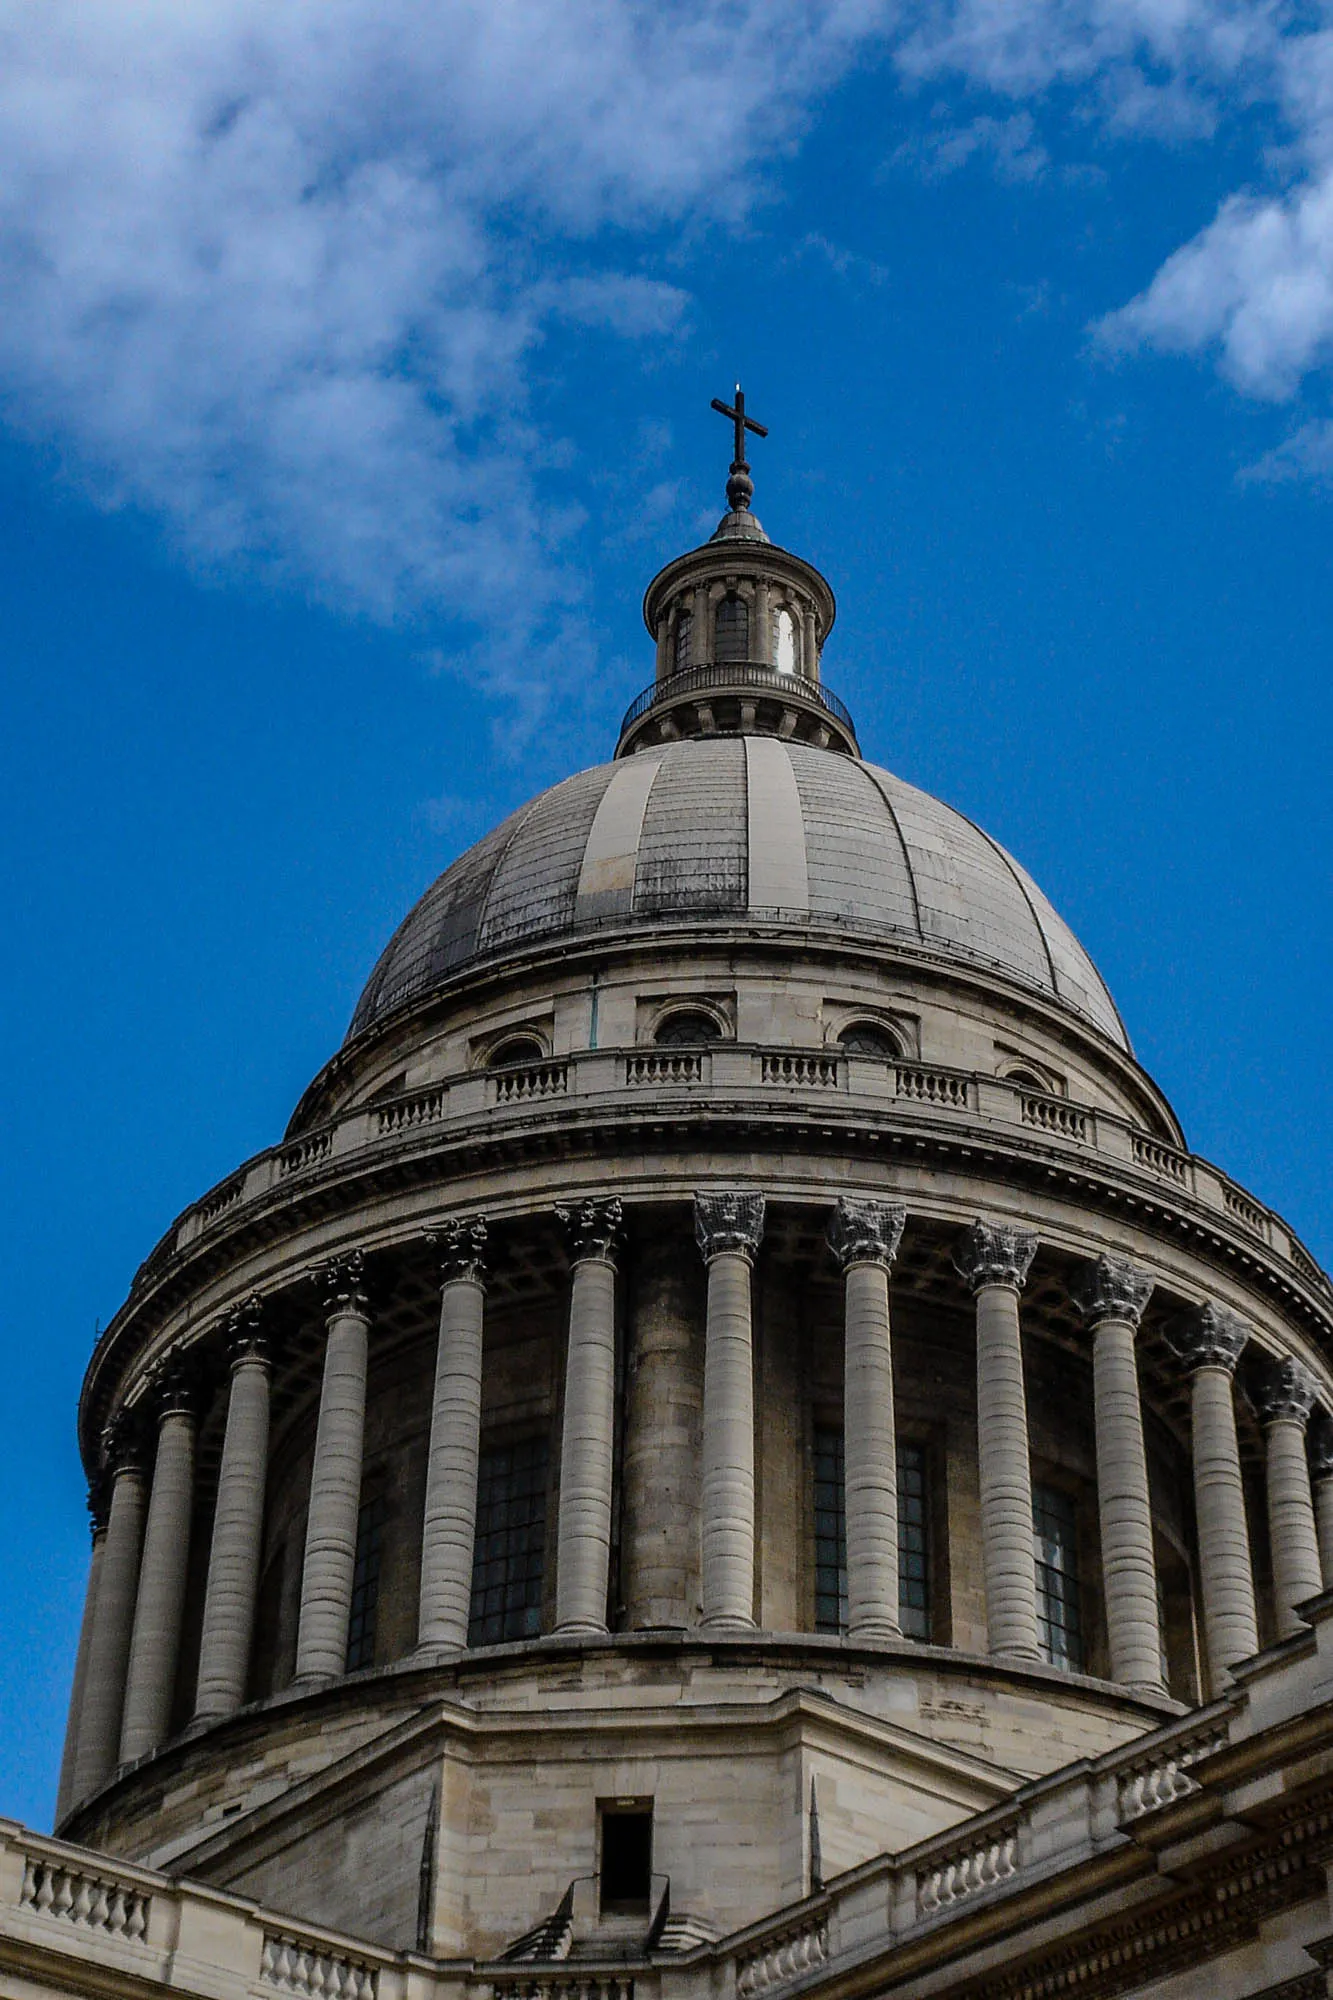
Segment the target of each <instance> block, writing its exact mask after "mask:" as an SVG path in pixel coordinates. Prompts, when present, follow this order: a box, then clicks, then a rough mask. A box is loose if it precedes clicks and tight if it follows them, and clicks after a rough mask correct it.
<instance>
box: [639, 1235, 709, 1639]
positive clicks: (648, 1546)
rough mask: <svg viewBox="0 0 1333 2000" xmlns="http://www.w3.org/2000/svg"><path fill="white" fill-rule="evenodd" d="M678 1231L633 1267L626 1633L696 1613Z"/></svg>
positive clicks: (694, 1362) (694, 1382) (685, 1277)
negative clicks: (627, 1630)
mask: <svg viewBox="0 0 1333 2000" xmlns="http://www.w3.org/2000/svg"><path fill="white" fill-rule="evenodd" d="M689 1253H690V1245H689V1242H688V1240H687V1239H686V1237H685V1235H684V1233H683V1231H682V1232H681V1233H680V1234H678V1235H677V1234H675V1233H667V1232H665V1231H664V1232H663V1233H662V1234H661V1235H657V1234H655V1235H654V1236H653V1238H652V1239H651V1240H650V1241H649V1242H647V1243H644V1244H642V1245H641V1246H640V1248H639V1251H638V1254H637V1255H636V1257H635V1260H634V1267H633V1277H634V1293H633V1301H632V1305H631V1311H630V1370H629V1412H628V1419H627V1422H626V1426H625V1513H624V1530H623V1533H624V1540H623V1542H622V1547H621V1559H622V1564H623V1592H624V1602H625V1611H626V1616H627V1619H628V1622H629V1625H630V1627H631V1629H632V1630H634V1631H640V1630H643V1629H645V1628H648V1627H652V1626H661V1625H668V1626H681V1625H691V1624H693V1623H694V1621H695V1620H696V1618H697V1617H698V1615H699V1434H700V1427H701V1424H702V1420H703V1342H702V1340H701V1339H700V1338H699V1333H700V1328H701V1326H702V1323H703V1317H704V1315H703V1284H702V1272H700V1271H698V1270H697V1268H696V1267H695V1266H693V1264H691V1263H690V1262H688V1261H687V1260H688V1258H689Z"/></svg>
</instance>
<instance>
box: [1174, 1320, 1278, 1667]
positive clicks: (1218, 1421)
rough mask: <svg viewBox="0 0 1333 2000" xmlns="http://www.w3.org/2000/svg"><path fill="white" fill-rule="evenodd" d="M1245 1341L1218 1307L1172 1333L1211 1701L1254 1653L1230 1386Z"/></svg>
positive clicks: (1238, 1323)
mask: <svg viewBox="0 0 1333 2000" xmlns="http://www.w3.org/2000/svg"><path fill="white" fill-rule="evenodd" d="M1249 1337H1250V1335H1249V1328H1248V1327H1247V1326H1246V1325H1245V1322H1244V1321H1243V1320H1241V1319H1239V1318H1238V1317H1237V1316H1236V1314H1235V1313H1233V1312H1230V1311H1228V1309H1227V1308H1226V1307H1225V1306H1219V1305H1213V1304H1211V1303H1209V1304H1208V1305H1204V1306H1201V1307H1200V1308H1199V1311H1198V1313H1197V1315H1196V1316H1195V1317H1194V1318H1192V1319H1190V1320H1188V1321H1186V1322H1185V1323H1184V1324H1183V1325H1181V1326H1178V1327H1176V1328H1175V1329H1173V1331H1172V1334H1171V1343H1172V1345H1173V1346H1174V1348H1175V1350H1176V1352H1177V1353H1178V1354H1179V1356H1180V1358H1181V1360H1182V1361H1183V1362H1184V1364H1185V1367H1186V1369H1187V1370H1188V1373H1189V1378H1190V1430H1191V1433H1192V1444H1191V1456H1192V1459H1193V1464H1194V1513H1195V1518H1196V1521H1197V1523H1198V1531H1199V1583H1200V1589H1201V1592H1202V1596H1203V1630H1204V1645H1205V1650H1206V1652H1207V1655H1208V1681H1209V1687H1210V1690H1211V1692H1212V1693H1213V1694H1214V1695H1217V1694H1221V1692H1222V1691H1223V1689H1224V1688H1225V1686H1226V1685H1227V1682H1228V1680H1229V1678H1230V1670H1231V1668H1232V1667H1234V1666H1235V1664H1236V1662H1237V1661H1238V1660H1248V1659H1249V1658H1250V1656H1251V1654H1252V1653H1257V1652H1258V1650H1259V1626H1258V1621H1257V1619H1256V1616H1255V1609H1254V1570H1253V1567H1252V1565H1251V1561H1250V1531H1249V1528H1248V1526H1247V1524H1246V1520H1245V1487H1244V1482H1243V1480H1242V1478H1241V1470H1240V1446H1239V1444H1238V1443H1237V1440H1236V1404H1235V1394H1234V1390H1233V1386H1232V1382H1233V1377H1234V1376H1235V1373H1236V1363H1237V1362H1238V1361H1239V1360H1240V1357H1241V1355H1242V1354H1243V1353H1244V1351H1245V1347H1246V1344H1247V1342H1248V1340H1249Z"/></svg>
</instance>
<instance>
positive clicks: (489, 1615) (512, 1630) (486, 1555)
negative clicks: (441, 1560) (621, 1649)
mask: <svg viewBox="0 0 1333 2000" xmlns="http://www.w3.org/2000/svg"><path fill="white" fill-rule="evenodd" d="M547 1456H548V1453H547V1440H546V1439H545V1438H544V1437H532V1438H524V1439H523V1440H522V1441H521V1442H520V1443H518V1444H505V1445H492V1446H491V1447H490V1448H489V1449H486V1450H483V1452H482V1454H481V1464H480V1467H479V1469H478V1475H477V1538H476V1541H475V1543H474V1544H473V1553H472V1605H471V1613H470V1617H469V1620H468V1635H467V1642H468V1644H469V1646H498V1645H499V1644H500V1643H501V1642H502V1641H503V1640H505V1639H532V1638H535V1637H536V1635H537V1634H538V1633H539V1632H540V1631H541V1628H542V1578H543V1572H544V1567H545V1557H546V1469H547Z"/></svg>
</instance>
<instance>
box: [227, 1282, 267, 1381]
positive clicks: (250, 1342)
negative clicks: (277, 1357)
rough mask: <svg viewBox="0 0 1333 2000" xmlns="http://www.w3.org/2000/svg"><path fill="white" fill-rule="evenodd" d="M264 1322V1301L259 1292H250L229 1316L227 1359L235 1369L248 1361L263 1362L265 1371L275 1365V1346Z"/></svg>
mask: <svg viewBox="0 0 1333 2000" xmlns="http://www.w3.org/2000/svg"><path fill="white" fill-rule="evenodd" d="M264 1320H265V1312H264V1301H263V1300H262V1299H261V1298H260V1296H259V1294H258V1292H251V1294H250V1296H249V1298H248V1299H242V1301H241V1303H240V1305H238V1306H236V1307H234V1308H233V1309H232V1311H231V1312H230V1313H228V1315H227V1334H226V1338H227V1359H228V1361H229V1362H230V1364H231V1366H232V1367H233V1368H239V1367H240V1366H241V1364H242V1363H243V1362H245V1361H262V1362H263V1363H264V1365H265V1366H266V1367H267V1366H269V1365H270V1364H271V1363H272V1360H273V1343H272V1341H271V1340H270V1339H269V1336H268V1332H267V1329H266V1327H265V1325H264Z"/></svg>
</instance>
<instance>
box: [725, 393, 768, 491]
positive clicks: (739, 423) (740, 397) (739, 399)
mask: <svg viewBox="0 0 1333 2000" xmlns="http://www.w3.org/2000/svg"><path fill="white" fill-rule="evenodd" d="M713 408H714V409H715V410H716V411H717V413H718V415H719V416H721V417H730V419H731V421H732V423H733V424H735V426H736V448H735V452H734V454H733V459H732V470H733V472H734V471H735V469H736V467H737V466H739V465H744V464H745V433H746V432H747V431H753V432H754V434H755V436H756V437H761V438H766V437H767V436H768V431H767V429H766V427H765V426H764V425H763V424H757V423H756V422H755V420H754V418H753V417H747V416H746V414H745V391H744V389H742V387H741V385H740V383H739V382H738V383H737V384H736V407H735V409H731V408H729V406H728V405H727V404H726V403H724V402H723V401H722V400H721V398H720V397H718V396H714V398H713Z"/></svg>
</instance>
